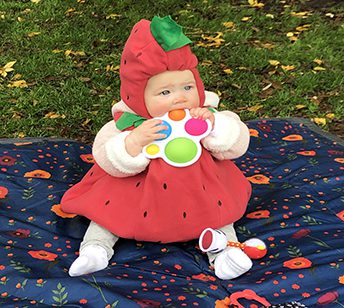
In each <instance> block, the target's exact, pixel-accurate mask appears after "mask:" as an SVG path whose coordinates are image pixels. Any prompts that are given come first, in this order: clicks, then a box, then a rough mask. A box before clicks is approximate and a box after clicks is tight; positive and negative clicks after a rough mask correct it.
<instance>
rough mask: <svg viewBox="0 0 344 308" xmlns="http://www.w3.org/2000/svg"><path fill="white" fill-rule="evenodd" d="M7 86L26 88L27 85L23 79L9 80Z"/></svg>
mask: <svg viewBox="0 0 344 308" xmlns="http://www.w3.org/2000/svg"><path fill="white" fill-rule="evenodd" d="M8 87H9V88H27V87H28V85H27V83H26V81H25V80H17V81H11V83H10V84H9V85H8Z"/></svg>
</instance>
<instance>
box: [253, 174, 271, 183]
mask: <svg viewBox="0 0 344 308" xmlns="http://www.w3.org/2000/svg"><path fill="white" fill-rule="evenodd" d="M247 179H248V180H249V181H250V182H251V183H252V184H270V179H269V178H268V177H267V176H265V175H263V174H255V175H252V176H249V177H247Z"/></svg>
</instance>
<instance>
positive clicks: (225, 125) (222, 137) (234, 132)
mask: <svg viewBox="0 0 344 308" xmlns="http://www.w3.org/2000/svg"><path fill="white" fill-rule="evenodd" d="M214 116H215V125H214V129H213V130H212V131H211V133H210V134H209V135H208V136H207V137H205V138H204V139H203V142H202V143H203V146H204V147H205V148H206V149H207V150H209V151H211V152H213V153H220V152H225V151H228V150H229V149H230V148H231V147H232V146H233V145H234V144H235V143H236V142H237V141H238V139H239V137H240V122H239V121H238V120H236V119H234V118H232V117H229V116H227V115H224V114H221V113H218V112H216V113H214Z"/></svg>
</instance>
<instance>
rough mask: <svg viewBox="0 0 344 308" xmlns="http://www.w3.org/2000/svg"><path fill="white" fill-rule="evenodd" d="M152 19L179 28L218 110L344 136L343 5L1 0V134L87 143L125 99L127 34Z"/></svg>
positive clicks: (235, 0)
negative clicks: (286, 120)
mask: <svg viewBox="0 0 344 308" xmlns="http://www.w3.org/2000/svg"><path fill="white" fill-rule="evenodd" d="M154 15H160V16H165V15H171V16H172V17H173V19H174V20H176V21H177V22H178V23H179V24H181V25H183V27H184V32H185V33H186V35H187V36H189V37H190V38H191V39H192V40H193V42H194V44H193V46H192V48H193V50H194V52H195V53H196V54H197V56H198V57H199V60H200V67H199V69H200V72H201V75H202V77H203V80H204V83H205V86H206V89H207V90H211V91H214V92H217V93H218V94H219V95H220V97H221V104H220V108H221V109H230V110H233V111H235V112H237V113H238V114H239V115H240V116H241V118H242V119H244V120H250V119H257V118H272V117H294V116H298V117H305V118H309V119H311V120H312V121H314V122H315V123H316V124H317V125H319V126H321V127H322V128H324V129H325V130H329V131H330V132H333V133H335V134H337V135H338V136H341V137H344V123H343V118H344V103H343V101H344V96H343V84H344V74H343V71H344V70H343V46H344V26H343V20H344V7H343V1H334V0H332V1H331V0H327V1H325V0H324V1H315V0H309V1H306V0H299V1H296V0H294V1H292V0H290V1H288V0H286V1H277V0H275V1H273V0H270V1H267V0H262V1H254V0H250V1H243V0H240V1H239V0H232V1H219V0H217V1H210V0H209V1H196V0H194V1H180V0H174V1H167V0H165V1H154V3H153V1H146V0H144V1H125V0H123V1H114V0H113V1H110V0H98V1H97V0H93V1H91V0H74V1H72V0H65V1H58V0H41V1H39V0H31V1H14V0H13V1H10V0H7V1H4V0H0V121H1V126H0V127H1V132H0V138H13V137H40V136H45V137H63V138H71V139H77V140H80V141H83V142H87V143H91V142H92V140H93V138H94V136H95V134H96V133H97V131H98V130H99V129H100V127H101V126H102V125H103V124H105V123H106V122H107V121H109V120H110V119H111V112H110V109H111V105H112V104H114V103H115V102H117V101H119V100H120V95H119V85H120V80H119V73H118V69H119V63H120V56H121V51H122V49H123V46H124V43H125V41H126V38H127V37H128V35H129V32H130V30H131V27H132V26H133V25H134V24H135V23H136V22H137V21H138V20H140V19H141V18H146V19H152V17H153V16H154Z"/></svg>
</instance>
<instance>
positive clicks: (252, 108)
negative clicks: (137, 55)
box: [247, 104, 264, 112]
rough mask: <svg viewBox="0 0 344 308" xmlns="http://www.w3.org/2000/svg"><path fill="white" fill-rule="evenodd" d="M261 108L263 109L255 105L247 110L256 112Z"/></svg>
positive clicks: (261, 106)
mask: <svg viewBox="0 0 344 308" xmlns="http://www.w3.org/2000/svg"><path fill="white" fill-rule="evenodd" d="M263 107H264V106H263V105H260V104H257V105H254V106H251V107H248V108H247V110H248V111H251V112H257V111H258V110H259V109H262V108H263Z"/></svg>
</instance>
